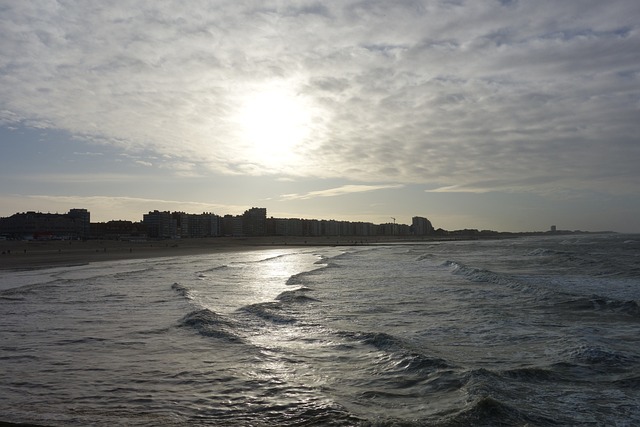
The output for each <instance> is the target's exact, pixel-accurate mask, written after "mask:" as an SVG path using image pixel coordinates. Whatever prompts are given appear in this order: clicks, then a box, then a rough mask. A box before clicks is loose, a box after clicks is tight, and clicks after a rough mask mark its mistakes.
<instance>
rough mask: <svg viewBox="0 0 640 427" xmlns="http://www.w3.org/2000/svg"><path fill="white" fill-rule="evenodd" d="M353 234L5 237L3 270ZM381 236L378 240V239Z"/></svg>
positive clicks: (340, 240) (319, 241) (305, 242)
mask: <svg viewBox="0 0 640 427" xmlns="http://www.w3.org/2000/svg"><path fill="white" fill-rule="evenodd" d="M354 239H355V238H349V237H330V238H328V237H292V236H286V237H283V236H265V237H251V238H243V237H211V238H200V239H173V240H145V241H119V240H85V241H81V240H45V241H36V240H31V241H25V240H2V241H0V270H7V269H10V270H15V269H17V270H24V269H31V268H45V267H58V266H70V265H82V264H87V263H90V262H100V261H114V260H121V259H144V258H157V257H176V256H186V255H199V254H207V253H216V252H231V251H248V250H255V249H265V248H267V247H269V248H277V247H287V246H335V245H358V244H365V243H370V242H369V241H363V240H354ZM378 241H379V239H376V242H378Z"/></svg>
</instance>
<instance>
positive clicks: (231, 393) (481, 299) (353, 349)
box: [0, 234, 640, 426]
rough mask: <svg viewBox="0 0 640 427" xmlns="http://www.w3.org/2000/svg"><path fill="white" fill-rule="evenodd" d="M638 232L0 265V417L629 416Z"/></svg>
mask: <svg viewBox="0 0 640 427" xmlns="http://www.w3.org/2000/svg"><path fill="white" fill-rule="evenodd" d="M639 301H640V236H625V235H617V234H608V235H568V236H551V237H530V238H518V239H507V240H484V241H460V242H424V243H411V244H394V245H383V246H354V247H301V248H287V249H264V250H254V251H248V252H234V253H224V254H220V253H217V254H211V255H199V256H185V257H175V258H157V259H151V260H133V261H131V260H128V261H114V262H104V263H93V264H89V265H85V266H76V267H63V268H53V269H46V270H32V271H15V272H8V271H4V272H2V273H1V275H0V338H1V340H0V367H1V371H2V375H1V376H0V420H4V421H11V422H30V423H36V424H42V425H50V426H74V425H76V426H84V425H95V426H107V425H109V426H111V425H132V426H160V425H162V426H192V425H201V426H206V425H215V426H219V425H229V426H237V425H239V426H243V425H251V426H270V425H273V426H287V425H290V426H297V425H336V426H342V425H365V426H366V425H381V426H383V425H434V426H466V425H531V426H538V425H539V426H546V425H602V426H609V425H617V426H633V425H640V308H639V306H638V302H639Z"/></svg>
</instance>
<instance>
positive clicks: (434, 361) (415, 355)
mask: <svg viewBox="0 0 640 427" xmlns="http://www.w3.org/2000/svg"><path fill="white" fill-rule="evenodd" d="M337 335H338V336H341V337H344V338H348V339H350V340H353V341H356V342H360V343H362V344H365V345H370V346H372V347H374V348H376V349H378V350H382V351H385V352H387V353H389V354H390V356H391V358H390V359H389V362H390V363H391V367H392V369H394V370H397V371H402V372H423V371H425V370H426V371H435V370H437V369H447V368H451V365H450V364H449V363H447V362H446V361H445V360H444V359H441V358H438V357H433V356H429V355H425V354H423V353H422V352H420V351H418V350H417V349H416V348H414V347H413V346H412V345H411V344H409V343H407V342H405V341H404V340H401V339H399V338H396V337H394V336H393V335H390V334H387V333H384V332H348V331H341V332H337Z"/></svg>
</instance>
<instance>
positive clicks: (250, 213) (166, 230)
mask: <svg viewBox="0 0 640 427" xmlns="http://www.w3.org/2000/svg"><path fill="white" fill-rule="evenodd" d="M390 219H391V222H388V223H384V224H373V223H370V222H351V221H339V220H333V219H331V220H318V219H302V218H274V217H268V216H267V209H266V208H256V207H253V208H250V209H247V210H246V211H245V212H244V213H243V214H241V215H230V214H227V215H217V214H214V213H207V212H205V213H200V214H191V213H185V212H169V211H158V210H154V211H151V212H148V213H146V214H144V215H143V216H142V220H141V221H138V222H136V221H126V220H112V221H107V222H91V213H90V212H89V211H88V210H87V209H81V208H76V209H71V210H69V212H67V213H63V214H60V213H42V212H23V213H16V214H14V215H11V216H9V217H4V218H0V236H1V237H0V238H2V239H7V240H91V239H104V240H123V241H140V240H146V239H188V238H205V237H261V236H296V237H323V236H327V237H330V236H354V237H358V238H367V237H374V236H398V237H400V236H429V235H435V234H438V233H443V232H444V230H436V229H434V227H433V225H432V224H431V221H429V220H428V219H427V218H425V217H420V216H414V217H413V218H412V221H411V224H410V225H409V224H401V223H397V222H396V220H395V218H390Z"/></svg>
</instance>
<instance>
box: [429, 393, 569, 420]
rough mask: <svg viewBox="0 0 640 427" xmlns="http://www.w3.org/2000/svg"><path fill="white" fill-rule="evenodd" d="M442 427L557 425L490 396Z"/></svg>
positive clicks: (451, 418)
mask: <svg viewBox="0 0 640 427" xmlns="http://www.w3.org/2000/svg"><path fill="white" fill-rule="evenodd" d="M437 425H438V426H443V427H454V426H455V427H458V426H497V425H505V426H506V425H510V426H512V425H522V426H524V425H536V426H538V425H558V421H557V420H555V419H551V418H547V417H544V416H539V415H532V414H528V413H526V412H525V411H523V410H520V409H517V408H516V407H514V406H511V405H508V404H507V403H505V402H502V401H500V400H498V399H495V398H493V397H491V396H483V397H480V398H478V399H476V400H475V401H473V402H471V403H470V404H469V405H468V407H467V408H466V409H464V410H462V411H460V412H458V413H457V414H456V415H454V416H452V417H450V418H448V419H447V420H446V421H444V422H441V423H438V424H437Z"/></svg>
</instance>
